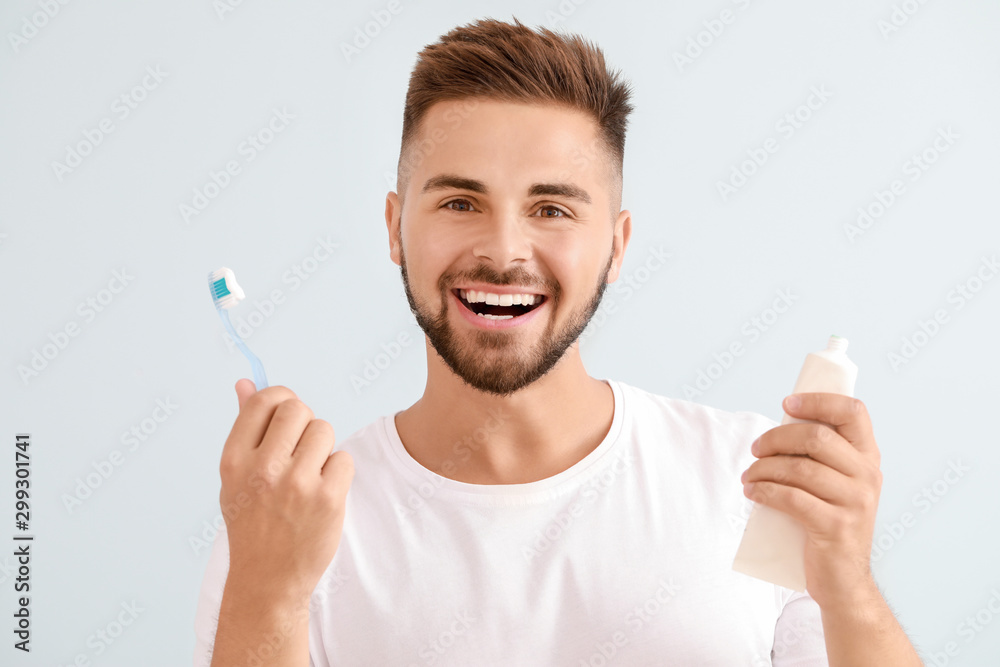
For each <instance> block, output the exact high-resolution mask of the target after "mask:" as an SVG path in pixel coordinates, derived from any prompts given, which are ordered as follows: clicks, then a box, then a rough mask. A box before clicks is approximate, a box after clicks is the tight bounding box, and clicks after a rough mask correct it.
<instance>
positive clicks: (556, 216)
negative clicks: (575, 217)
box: [538, 206, 569, 218]
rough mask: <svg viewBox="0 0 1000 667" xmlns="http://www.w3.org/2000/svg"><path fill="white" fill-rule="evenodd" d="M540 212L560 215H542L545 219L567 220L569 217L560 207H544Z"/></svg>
mask: <svg viewBox="0 0 1000 667" xmlns="http://www.w3.org/2000/svg"><path fill="white" fill-rule="evenodd" d="M538 210H539V211H555V212H556V213H558V215H545V214H542V217H543V218H565V217H566V216H568V215H569V214H568V213H566V211H564V210H562V209H561V208H559V207H558V206H543V207H541V208H540V209H538Z"/></svg>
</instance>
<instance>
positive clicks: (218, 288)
mask: <svg viewBox="0 0 1000 667" xmlns="http://www.w3.org/2000/svg"><path fill="white" fill-rule="evenodd" d="M208 290H209V291H210V292H211V293H212V302H213V303H214V304H215V309H216V310H217V311H219V318H220V319H221V320H222V324H223V325H225V327H226V331H228V332H229V335H230V336H231V337H232V339H233V342H234V343H236V347H238V348H240V351H241V352H242V353H243V356H245V357H246V358H247V360H249V361H250V366H251V367H252V368H253V382H254V384H255V385H257V391H260V390H261V389H263V388H264V387H266V386H267V376H266V375H264V366H263V364H261V363H260V359H258V358H257V357H256V355H254V353H253V352H251V351H250V348H249V347H247V344H246V343H244V342H243V339H242V338H240V335H239V334H238V333H236V329H234V328H233V323H232V322H230V321H229V309H230V308H232V307H234V306H235V305H236V304H238V303H239V302H240V301H242V300H243V298H244V297H245V296H246V295H245V294H244V293H243V290H242V289H240V286H239V285H237V284H236V275H235V274H234V273H233V272H232V270H231V269H228V268H226V267H222V268H221V269H219V270H217V271H212V272H210V273H209V274H208Z"/></svg>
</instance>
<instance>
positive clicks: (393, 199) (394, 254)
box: [385, 192, 403, 266]
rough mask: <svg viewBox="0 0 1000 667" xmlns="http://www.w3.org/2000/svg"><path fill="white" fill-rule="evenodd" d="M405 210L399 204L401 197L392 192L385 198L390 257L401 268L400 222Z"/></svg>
mask: <svg viewBox="0 0 1000 667" xmlns="http://www.w3.org/2000/svg"><path fill="white" fill-rule="evenodd" d="M402 212H403V208H402V206H400V203H399V196H398V195H397V194H396V193H395V192H390V193H389V194H387V195H386V196H385V227H386V229H387V230H388V232H389V257H390V258H391V259H392V261H393V262H394V263H395V264H396V265H397V266H399V263H400V250H401V248H400V243H401V241H402V238H401V237H400V234H399V221H400V216H401V215H402Z"/></svg>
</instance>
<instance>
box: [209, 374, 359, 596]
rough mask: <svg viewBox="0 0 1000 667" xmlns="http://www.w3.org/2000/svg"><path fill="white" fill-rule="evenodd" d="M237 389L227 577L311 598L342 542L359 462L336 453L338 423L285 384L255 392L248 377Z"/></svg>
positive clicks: (227, 469)
mask: <svg viewBox="0 0 1000 667" xmlns="http://www.w3.org/2000/svg"><path fill="white" fill-rule="evenodd" d="M236 395H237V397H238V398H239V406H240V412H239V415H238V416H237V417H236V422H235V423H234V424H233V428H232V431H231V432H230V433H229V438H228V439H227V440H226V444H225V447H224V448H223V450H222V461H221V463H220V465H219V472H220V474H221V476H222V492H221V494H220V497H219V500H220V502H221V506H222V508H223V516H224V517H225V520H226V529H227V531H228V533H229V579H228V581H230V582H234V583H238V584H240V585H251V586H253V587H254V588H255V589H256V592H257V594H259V595H261V596H263V597H264V598H265V599H271V600H275V601H279V600H281V601H284V600H289V599H292V598H297V599H302V597H303V596H306V597H308V595H309V594H311V592H312V591H313V589H314V588H315V587H316V585H317V584H318V583H319V580H320V577H322V575H323V572H324V571H325V570H326V568H327V567H328V566H329V565H330V562H331V561H332V560H333V556H334V554H335V553H336V551H337V546H338V545H339V544H340V535H341V531H342V530H343V525H344V506H345V503H346V499H347V490H348V489H349V488H350V486H351V480H352V479H353V477H354V462H353V460H352V459H351V455H350V454H348V453H347V452H335V453H333V455H332V456H331V455H330V453H331V452H332V451H333V444H334V432H333V427H332V426H330V424H329V423H328V422H325V421H323V420H322V419H314V418H313V411H312V410H310V409H309V408H308V407H307V406H306V405H305V403H303V402H302V401H300V400H299V399H298V397H296V395H295V393H294V392H292V391H291V390H290V389H288V388H287V387H281V386H277V387H267V388H265V389H263V390H261V391H257V390H256V387H255V386H254V384H253V382H251V381H250V380H248V379H245V378H244V379H241V380H240V381H239V382H237V383H236ZM227 509H228V510H229V511H227ZM227 586H228V584H227Z"/></svg>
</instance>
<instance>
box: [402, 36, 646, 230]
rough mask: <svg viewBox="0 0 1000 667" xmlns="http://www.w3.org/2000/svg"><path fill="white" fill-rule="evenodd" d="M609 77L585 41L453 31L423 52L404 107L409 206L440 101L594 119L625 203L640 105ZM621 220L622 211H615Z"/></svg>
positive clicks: (616, 77) (595, 50)
mask: <svg viewBox="0 0 1000 667" xmlns="http://www.w3.org/2000/svg"><path fill="white" fill-rule="evenodd" d="M619 74H620V73H619V72H617V71H615V72H612V71H609V70H608V69H607V67H606V66H605V63H604V54H603V52H602V51H601V49H600V47H598V46H597V45H596V44H593V43H591V42H588V41H587V40H584V39H583V38H582V37H580V36H579V35H569V34H559V33H555V32H553V31H551V30H549V29H548V28H540V30H539V31H538V32H536V31H534V30H532V29H531V28H528V27H527V26H525V25H523V24H522V23H521V22H520V21H518V20H517V18H514V24H513V25H511V24H510V23H504V22H502V21H497V20H496V19H480V20H478V21H476V22H474V23H471V24H468V25H465V26H460V27H457V28H454V29H453V30H452V31H451V32H449V33H447V34H445V35H442V36H441V38H440V41H438V42H437V43H434V44H428V45H427V46H426V47H424V49H423V50H422V51H421V52H420V53H419V54H418V57H417V64H416V65H415V66H414V68H413V72H412V73H411V75H410V84H409V88H408V89H407V91H406V106H405V107H404V109H403V139H402V145H401V148H400V152H399V164H398V165H397V176H398V183H397V186H398V187H397V191H398V194H399V197H400V201H401V202H402V198H403V194H404V190H405V189H406V185H407V183H408V181H409V178H410V171H411V167H412V165H413V163H414V162H415V161H416V160H415V159H414V158H413V156H410V155H409V152H410V149H411V144H413V142H414V140H415V139H416V136H417V133H418V131H419V128H420V123H421V120H422V119H423V117H424V116H425V115H426V114H427V110H428V109H429V108H430V107H431V106H432V105H433V104H434V103H436V102H441V101H443V100H457V99H464V98H482V99H491V100H499V101H505V102H516V103H525V104H545V103H548V104H557V105H561V106H565V107H569V108H573V109H578V110H581V111H584V112H586V113H588V114H589V115H590V116H591V117H592V118H594V120H596V121H597V124H598V125H599V126H600V137H601V141H602V143H603V146H602V148H603V151H602V152H603V153H604V154H605V155H606V156H607V158H608V161H609V164H610V165H611V166H612V168H613V170H614V173H615V174H616V175H617V177H618V178H617V182H616V183H613V184H612V191H613V194H614V195H615V196H613V197H612V199H613V200H614V199H617V200H618V201H617V203H616V202H615V201H612V204H613V205H615V206H619V205H620V203H621V201H620V198H621V176H622V163H623V161H624V157H625V129H626V126H627V122H628V115H629V113H631V112H632V110H633V107H632V105H631V104H629V98H630V96H631V92H632V91H631V86H630V84H629V83H627V82H623V81H620V80H619ZM612 214H613V215H617V210H615V211H612Z"/></svg>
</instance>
